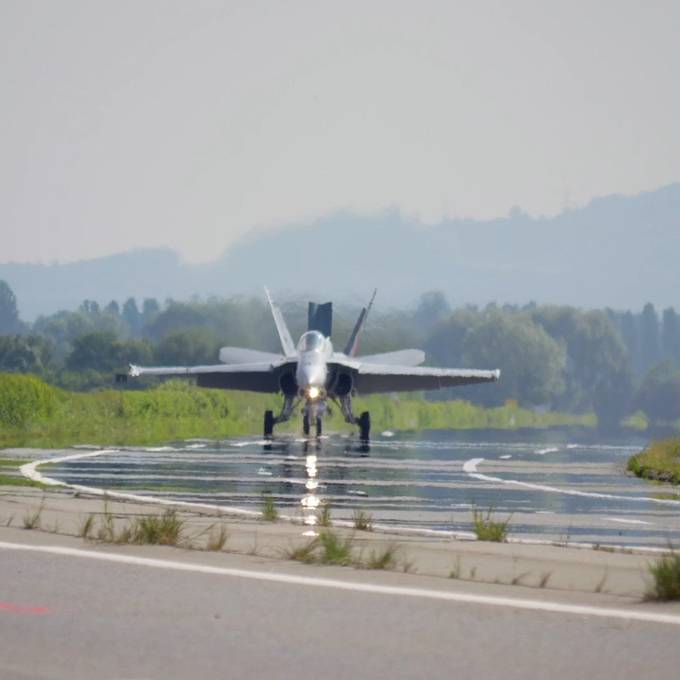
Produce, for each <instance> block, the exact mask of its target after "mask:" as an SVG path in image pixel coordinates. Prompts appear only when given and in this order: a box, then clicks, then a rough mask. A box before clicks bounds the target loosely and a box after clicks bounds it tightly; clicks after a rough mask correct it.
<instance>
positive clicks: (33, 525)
mask: <svg viewBox="0 0 680 680" xmlns="http://www.w3.org/2000/svg"><path fill="white" fill-rule="evenodd" d="M44 509H45V499H43V500H42V501H41V502H40V507H38V509H37V510H34V511H32V512H31V511H30V510H28V511H27V512H26V514H25V515H24V529H40V523H41V521H42V513H43V510H44Z"/></svg>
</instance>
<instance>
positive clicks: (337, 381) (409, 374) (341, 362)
mask: <svg viewBox="0 0 680 680" xmlns="http://www.w3.org/2000/svg"><path fill="white" fill-rule="evenodd" d="M265 292H266V294H267V299H268V300H269V305H270V307H271V311H272V316H273V317H274V323H275V324H276V330H277V331H278V335H279V339H280V341H281V350H282V351H281V354H271V353H269V352H260V351H258V350H253V349H243V348H240V347H223V348H222V349H221V350H220V353H219V359H220V362H221V363H220V364H217V365H215V366H175V367H154V368H145V367H142V366H134V365H132V366H130V376H132V377H138V376H141V375H168V376H170V375H177V376H195V377H196V380H197V383H198V385H199V386H201V387H214V388H220V389H225V390H247V391H251V392H270V393H282V394H283V407H282V409H281V413H280V414H279V415H277V416H275V415H274V413H273V412H272V411H265V413H264V436H265V437H267V438H269V437H271V436H272V434H273V432H274V425H276V424H277V423H283V422H285V421H287V420H289V419H290V417H291V415H292V414H293V412H294V410H295V408H296V407H297V406H298V404H299V403H300V402H303V403H304V408H303V410H302V413H303V420H302V427H303V431H304V434H305V435H306V436H309V434H310V430H312V429H313V430H314V431H315V432H316V436H317V437H318V436H320V435H321V431H322V418H323V416H324V414H325V413H326V408H327V407H326V404H327V402H328V400H329V399H330V400H332V401H333V402H335V403H336V404H338V405H339V407H340V409H341V410H342V414H343V416H344V417H345V421H346V422H348V423H350V424H352V425H358V427H359V433H360V438H361V440H362V441H364V442H367V441H368V439H369V436H370V429H371V417H370V414H369V412H368V411H364V412H363V413H362V414H361V415H360V416H359V417H358V418H357V417H355V415H354V412H353V411H352V397H353V396H355V395H356V394H360V395H364V394H376V393H379V392H402V391H408V390H435V389H439V388H442V387H451V386H454V385H470V384H474V383H483V382H493V381H495V380H498V378H499V377H500V371H498V370H495V371H480V370H471V369H453V368H429V367H423V366H420V364H422V363H423V362H424V361H425V353H424V352H422V351H421V350H419V349H404V350H399V351H396V352H385V353H383V354H371V355H367V356H362V357H358V356H357V351H358V347H359V337H360V335H361V332H362V330H363V328H364V324H365V323H366V319H367V318H368V313H369V311H370V309H371V307H372V305H373V300H374V299H375V292H374V293H373V297H372V298H371V301H370V303H369V304H368V306H366V307H364V308H363V309H362V310H361V313H360V314H359V318H358V319H357V322H356V324H355V326H354V329H353V330H352V333H351V335H350V337H349V340H348V341H347V344H346V345H345V348H344V351H343V352H336V351H334V349H333V345H332V343H331V328H332V321H333V308H332V303H330V302H327V303H325V304H317V303H314V302H310V303H309V308H308V325H307V331H306V332H305V333H304V334H303V335H302V337H301V338H300V340H299V342H298V344H297V346H296V345H295V344H294V343H293V339H292V338H291V335H290V331H289V330H288V327H287V326H286V322H285V321H284V318H283V315H282V314H281V310H280V309H279V308H278V307H277V306H276V305H275V304H274V302H273V300H272V298H271V296H270V295H269V291H267V290H266V289H265Z"/></svg>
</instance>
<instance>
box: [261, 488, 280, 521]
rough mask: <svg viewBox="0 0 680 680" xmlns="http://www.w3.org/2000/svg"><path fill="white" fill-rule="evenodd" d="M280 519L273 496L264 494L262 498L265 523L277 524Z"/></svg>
mask: <svg viewBox="0 0 680 680" xmlns="http://www.w3.org/2000/svg"><path fill="white" fill-rule="evenodd" d="M278 518H279V511H278V510H277V509H276V506H275V505H274V500H273V499H272V497H271V496H269V495H267V494H263V496H262V519H263V520H264V521H265V522H276V521H277V520H278Z"/></svg>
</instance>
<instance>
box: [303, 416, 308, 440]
mask: <svg viewBox="0 0 680 680" xmlns="http://www.w3.org/2000/svg"><path fill="white" fill-rule="evenodd" d="M302 433H303V434H304V435H305V437H309V416H303V417H302Z"/></svg>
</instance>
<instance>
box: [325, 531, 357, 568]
mask: <svg viewBox="0 0 680 680" xmlns="http://www.w3.org/2000/svg"><path fill="white" fill-rule="evenodd" d="M353 542H354V541H353V539H352V537H351V536H348V537H347V538H342V537H341V536H340V535H339V534H337V533H335V532H334V531H329V530H326V531H321V532H320V533H319V545H320V548H321V554H320V555H319V562H320V563H321V564H336V565H338V566H342V567H346V566H348V565H350V564H352V563H353V558H352V544H353Z"/></svg>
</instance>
